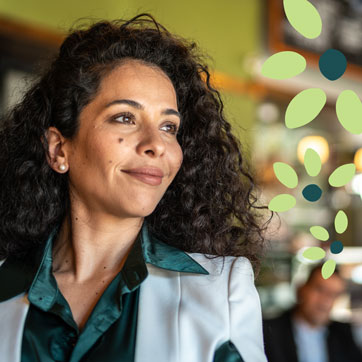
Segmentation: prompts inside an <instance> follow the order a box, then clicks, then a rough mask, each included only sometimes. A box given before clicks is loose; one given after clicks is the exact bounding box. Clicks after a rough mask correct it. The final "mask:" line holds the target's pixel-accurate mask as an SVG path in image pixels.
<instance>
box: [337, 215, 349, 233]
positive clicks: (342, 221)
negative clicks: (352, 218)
mask: <svg viewBox="0 0 362 362" xmlns="http://www.w3.org/2000/svg"><path fill="white" fill-rule="evenodd" d="M347 226H348V217H347V215H346V213H345V212H344V211H342V210H339V211H338V212H337V215H336V217H335V219H334V227H335V229H336V231H337V233H338V234H342V233H344V232H345V231H346V229H347Z"/></svg>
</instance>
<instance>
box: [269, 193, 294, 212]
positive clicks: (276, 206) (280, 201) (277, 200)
mask: <svg viewBox="0 0 362 362" xmlns="http://www.w3.org/2000/svg"><path fill="white" fill-rule="evenodd" d="M295 204H296V200H295V197H293V196H292V195H289V194H280V195H277V196H275V197H273V199H272V200H271V201H270V202H269V205H268V208H269V210H271V211H276V212H284V211H288V210H289V209H291V208H292V207H294V206H295Z"/></svg>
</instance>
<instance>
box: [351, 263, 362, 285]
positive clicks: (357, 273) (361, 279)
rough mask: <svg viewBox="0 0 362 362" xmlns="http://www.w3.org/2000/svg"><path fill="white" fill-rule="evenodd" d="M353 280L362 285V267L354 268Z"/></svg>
mask: <svg viewBox="0 0 362 362" xmlns="http://www.w3.org/2000/svg"><path fill="white" fill-rule="evenodd" d="M351 279H352V281H353V282H354V283H356V284H362V265H358V266H356V267H355V268H353V270H352V275H351Z"/></svg>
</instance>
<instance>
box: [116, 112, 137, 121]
mask: <svg viewBox="0 0 362 362" xmlns="http://www.w3.org/2000/svg"><path fill="white" fill-rule="evenodd" d="M135 118H136V117H135V116H134V115H133V114H132V113H130V112H124V113H120V114H117V115H116V116H114V117H113V118H112V121H115V122H118V123H134V120H135Z"/></svg>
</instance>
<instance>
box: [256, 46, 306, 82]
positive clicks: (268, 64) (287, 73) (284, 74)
mask: <svg viewBox="0 0 362 362" xmlns="http://www.w3.org/2000/svg"><path fill="white" fill-rule="evenodd" d="M306 66H307V62H306V60H305V58H304V57H303V56H302V55H300V54H298V53H296V52H292V51H285V52H279V53H276V54H273V55H272V56H271V57H269V58H268V59H267V60H266V61H265V62H264V64H263V66H262V68H261V74H262V75H263V76H264V77H268V78H272V79H288V78H292V77H294V76H296V75H298V74H300V73H302V72H304V70H305V68H306Z"/></svg>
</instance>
